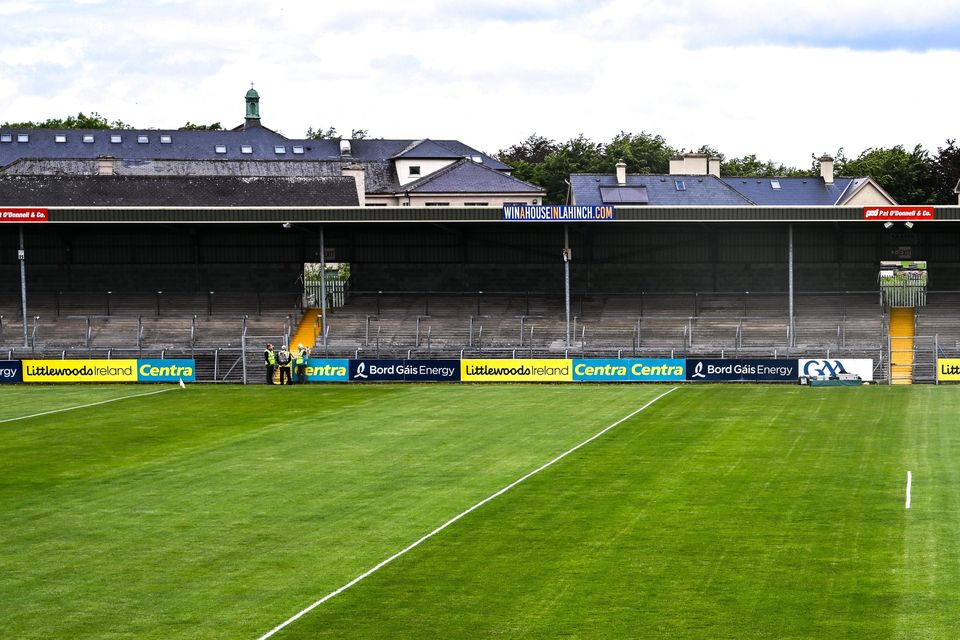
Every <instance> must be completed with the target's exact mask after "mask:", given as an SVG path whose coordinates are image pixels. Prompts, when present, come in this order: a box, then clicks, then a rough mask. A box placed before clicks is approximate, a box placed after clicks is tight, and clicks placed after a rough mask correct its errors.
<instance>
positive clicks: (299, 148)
mask: <svg viewBox="0 0 960 640" xmlns="http://www.w3.org/2000/svg"><path fill="white" fill-rule="evenodd" d="M293 152H294V153H303V147H298V146H294V147H293Z"/></svg>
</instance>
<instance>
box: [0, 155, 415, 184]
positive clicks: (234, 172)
mask: <svg viewBox="0 0 960 640" xmlns="http://www.w3.org/2000/svg"><path fill="white" fill-rule="evenodd" d="M347 164H359V165H362V166H363V168H364V169H365V173H364V180H365V190H366V192H367V193H396V192H397V191H398V190H399V189H400V182H399V180H398V179H397V173H396V170H395V169H394V167H393V165H392V163H389V162H361V161H357V160H353V161H350V162H340V161H339V160H335V161H327V162H324V161H320V160H304V161H302V162H278V161H275V160H132V159H128V158H117V159H115V160H114V173H115V174H116V175H124V176H243V177H258V176H262V177H270V176H273V177H288V178H295V177H308V178H309V177H315V178H320V177H329V178H334V177H339V176H341V175H342V173H341V171H342V168H343V166H344V165H347ZM97 174H98V161H97V160H89V159H76V158H73V159H62V160H61V159H52V160H48V159H33V158H24V159H21V160H17V161H16V162H14V163H13V164H11V165H10V166H9V167H7V168H6V170H5V171H3V172H0V176H3V175H87V176H95V175H97Z"/></svg>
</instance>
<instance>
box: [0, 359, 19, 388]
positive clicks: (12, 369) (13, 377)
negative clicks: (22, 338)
mask: <svg viewBox="0 0 960 640" xmlns="http://www.w3.org/2000/svg"><path fill="white" fill-rule="evenodd" d="M21 382H23V363H21V362H20V361H19V360H0V384H19V383H21Z"/></svg>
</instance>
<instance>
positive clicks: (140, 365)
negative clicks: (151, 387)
mask: <svg viewBox="0 0 960 640" xmlns="http://www.w3.org/2000/svg"><path fill="white" fill-rule="evenodd" d="M196 370H197V365H196V363H195V362H194V361H193V360H137V382H177V381H179V380H183V381H184V382H194V381H196V379H197V374H196Z"/></svg>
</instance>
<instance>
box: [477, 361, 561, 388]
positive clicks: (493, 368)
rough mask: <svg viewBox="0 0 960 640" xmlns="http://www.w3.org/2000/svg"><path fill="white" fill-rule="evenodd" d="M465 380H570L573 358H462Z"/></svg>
mask: <svg viewBox="0 0 960 640" xmlns="http://www.w3.org/2000/svg"><path fill="white" fill-rule="evenodd" d="M460 380H462V381H464V382H570V381H572V380H573V360H554V359H543V360H534V359H527V360H523V359H520V360H503V359H500V360H461V361H460Z"/></svg>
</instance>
